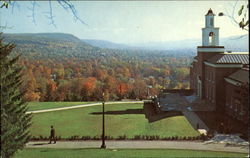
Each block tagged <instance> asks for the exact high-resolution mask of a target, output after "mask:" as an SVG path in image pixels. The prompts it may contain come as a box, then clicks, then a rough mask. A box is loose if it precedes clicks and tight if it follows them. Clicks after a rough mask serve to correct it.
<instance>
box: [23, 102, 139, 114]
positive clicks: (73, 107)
mask: <svg viewBox="0 0 250 158" xmlns="http://www.w3.org/2000/svg"><path fill="white" fill-rule="evenodd" d="M127 103H143V101H118V102H105V105H106V104H107V105H109V104H127ZM95 105H102V103H90V104H83V105H74V106H68V107H63V108H53V109H44V110H35V111H28V112H26V114H30V113H42V112H51V111H60V110H68V109H76V108H82V107H89V106H95Z"/></svg>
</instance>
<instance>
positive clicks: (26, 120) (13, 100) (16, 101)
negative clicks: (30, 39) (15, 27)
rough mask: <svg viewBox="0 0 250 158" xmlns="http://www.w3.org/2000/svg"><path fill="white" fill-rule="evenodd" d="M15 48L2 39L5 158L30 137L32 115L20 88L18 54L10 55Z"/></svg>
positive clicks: (0, 77)
mask: <svg viewBox="0 0 250 158" xmlns="http://www.w3.org/2000/svg"><path fill="white" fill-rule="evenodd" d="M0 36H1V34H0ZM13 48H14V45H13V44H3V41H2V39H0V72H1V73H0V74H1V75H0V88H1V95H0V102H1V157H4V158H9V157H12V156H13V155H14V154H15V152H16V151H17V150H18V149H22V148H23V147H24V145H25V143H27V142H28V140H29V138H30V135H29V130H28V128H29V126H30V124H31V115H27V114H25V113H26V111H27V104H26V103H25V101H24V100H23V98H22V97H23V95H24V93H22V92H20V90H19V88H20V85H21V82H22V81H21V75H20V71H21V69H20V68H19V67H18V65H17V60H18V56H17V57H14V58H11V57H10V53H11V51H12V49H13Z"/></svg>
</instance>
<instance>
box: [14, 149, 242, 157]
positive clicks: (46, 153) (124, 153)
mask: <svg viewBox="0 0 250 158" xmlns="http://www.w3.org/2000/svg"><path fill="white" fill-rule="evenodd" d="M246 156H247V154H242V153H230V152H213V151H195V150H176V149H117V150H112V149H106V150H104V149H24V150H22V151H19V152H18V153H17V154H16V156H15V157H14V158H144V157H147V158H149V157H150V158H162V157H237V158H240V157H246Z"/></svg>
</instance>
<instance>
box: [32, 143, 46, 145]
mask: <svg viewBox="0 0 250 158" xmlns="http://www.w3.org/2000/svg"><path fill="white" fill-rule="evenodd" d="M48 144H49V143H35V144H32V146H38V145H48Z"/></svg>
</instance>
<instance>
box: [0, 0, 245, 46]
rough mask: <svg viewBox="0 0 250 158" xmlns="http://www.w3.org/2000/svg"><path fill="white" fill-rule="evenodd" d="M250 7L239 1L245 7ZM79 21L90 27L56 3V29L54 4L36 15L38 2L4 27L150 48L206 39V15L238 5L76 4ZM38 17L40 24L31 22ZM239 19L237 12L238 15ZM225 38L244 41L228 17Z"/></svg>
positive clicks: (12, 14)
mask: <svg viewBox="0 0 250 158" xmlns="http://www.w3.org/2000/svg"><path fill="white" fill-rule="evenodd" d="M245 3H247V1H239V2H237V5H236V10H238V8H239V7H240V4H245ZM72 4H74V6H75V8H76V11H77V15H78V16H79V17H80V18H81V19H82V20H83V21H84V22H85V23H86V24H83V23H81V22H80V21H76V20H75V19H74V16H73V15H72V13H71V12H70V11H67V10H65V9H63V8H62V7H61V6H60V4H59V3H58V2H56V1H52V2H51V7H52V14H53V16H54V22H55V25H56V27H54V26H53V25H51V24H50V23H51V20H50V19H49V18H47V17H46V16H47V15H48V12H49V10H50V7H49V6H50V5H49V2H48V1H38V2H37V4H36V5H35V11H34V12H32V11H31V10H30V8H32V2H28V1H18V2H16V3H15V4H14V5H11V6H10V7H9V8H8V9H5V8H1V9H0V22H1V23H0V25H1V26H5V25H6V26H8V27H7V29H5V30H3V32H4V33H43V32H61V33H70V34H73V35H75V36H77V37H78V38H80V39H99V40H107V41H112V42H116V43H126V44H135V43H147V42H164V41H176V40H185V39H193V38H196V39H197V38H201V34H202V32H201V28H202V27H204V26H205V14H206V13H207V11H208V9H209V8H211V9H212V10H213V12H214V13H215V14H216V15H218V13H219V12H224V13H225V14H232V10H233V5H234V4H235V1H212V0H211V1H72ZM32 13H34V19H35V22H34V21H33V20H32V18H31V17H30V16H31V15H32ZM235 14H236V15H237V11H236V13H235ZM215 26H216V27H220V37H229V36H235V35H242V34H246V33H248V32H246V31H243V30H241V29H240V28H239V27H238V26H237V25H235V24H234V23H233V22H232V20H230V19H229V18H228V17H227V16H222V17H221V16H220V17H219V16H215Z"/></svg>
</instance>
